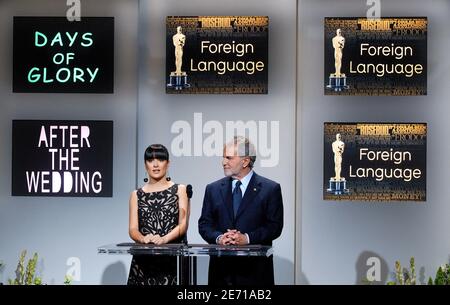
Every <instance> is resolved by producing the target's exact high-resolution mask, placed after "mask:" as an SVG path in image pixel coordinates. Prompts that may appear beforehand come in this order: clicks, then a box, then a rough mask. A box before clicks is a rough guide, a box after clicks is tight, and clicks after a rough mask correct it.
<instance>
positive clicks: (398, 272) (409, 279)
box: [387, 257, 416, 285]
mask: <svg viewBox="0 0 450 305" xmlns="http://www.w3.org/2000/svg"><path fill="white" fill-rule="evenodd" d="M387 284H388V285H416V265H415V261H414V257H411V259H410V260H409V270H408V269H407V268H402V265H401V264H400V261H396V262H395V281H391V282H388V283H387Z"/></svg>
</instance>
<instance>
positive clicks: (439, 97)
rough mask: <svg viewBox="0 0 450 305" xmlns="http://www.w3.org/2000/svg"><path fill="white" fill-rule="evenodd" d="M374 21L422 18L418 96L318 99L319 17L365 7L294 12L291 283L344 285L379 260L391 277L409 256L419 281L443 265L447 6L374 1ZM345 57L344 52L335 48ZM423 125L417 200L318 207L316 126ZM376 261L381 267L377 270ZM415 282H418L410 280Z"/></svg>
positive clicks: (305, 7) (323, 6)
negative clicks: (297, 256)
mask: <svg viewBox="0 0 450 305" xmlns="http://www.w3.org/2000/svg"><path fill="white" fill-rule="evenodd" d="M381 2H382V5H381V16H383V17H389V16H426V17H428V95H427V96H418V97H370V96H369V97H344V96H324V95H323V65H324V64H323V56H324V55H323V49H324V41H323V18H324V17H334V16H338V17H339V16H342V17H344V16H345V17H346V16H357V17H359V16H366V13H365V10H366V6H365V3H366V1H360V0H345V1H331V0H322V1H311V0H310V1H301V4H302V5H301V6H300V7H299V41H300V43H299V53H300V63H299V74H300V77H299V79H298V92H299V94H298V97H299V103H300V104H301V109H300V110H299V112H298V114H299V118H300V120H301V125H300V126H301V128H300V130H301V142H300V143H299V144H301V155H300V157H301V159H300V160H301V162H299V164H300V165H301V167H299V168H298V170H299V171H298V175H299V176H300V177H301V179H300V180H301V184H300V185H299V191H300V193H301V204H302V208H301V221H302V235H301V237H302V243H301V270H302V273H300V274H297V279H298V280H299V282H300V283H308V282H309V283H314V284H352V283H356V278H357V274H360V277H359V278H360V279H361V278H362V276H361V274H363V276H365V275H366V270H367V269H368V267H366V259H367V257H370V256H378V257H380V258H381V262H382V265H383V264H384V263H387V266H389V270H386V268H384V270H382V274H385V276H387V277H388V280H392V277H391V274H388V272H393V271H394V264H395V260H400V261H401V263H402V265H407V266H409V258H410V257H411V256H414V257H415V259H416V270H417V275H418V279H420V278H423V279H424V280H427V279H428V276H430V275H432V276H433V277H434V275H435V274H434V273H435V271H436V268H437V267H438V266H439V265H440V264H443V263H445V262H448V256H449V253H450V237H449V231H450V224H449V223H448V221H447V218H448V215H449V213H450V207H449V205H448V202H447V200H448V199H447V198H449V192H450V189H449V188H448V187H446V186H445V181H446V180H447V178H446V176H447V174H448V167H449V164H448V161H447V156H448V153H449V150H450V145H449V142H448V141H447V137H448V136H447V133H448V132H447V130H449V128H450V126H449V121H448V119H447V117H448V115H447V111H448V109H449V107H448V87H449V85H448V79H447V77H446V75H447V74H448V71H449V67H450V61H449V60H448V49H449V47H450V39H449V37H450V35H449V34H450V33H449V28H450V20H449V19H448V13H449V12H450V2H449V1H444V0H440V1H438V0H435V1H427V2H423V1H418V0H413V1H411V0H396V1H381ZM344 56H345V51H344ZM334 121H336V122H340V121H342V122H357V121H363V122H383V121H385V122H427V123H428V142H427V151H428V153H427V176H428V177H427V180H428V181H427V201H426V202H425V203H415V202H403V203H400V202H395V203H386V202H332V201H323V200H322V189H321V185H322V181H323V180H322V173H323V122H334ZM383 262H384V263H383ZM421 273H422V274H423V276H420V274H421Z"/></svg>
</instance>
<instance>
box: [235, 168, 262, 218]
mask: <svg viewBox="0 0 450 305" xmlns="http://www.w3.org/2000/svg"><path fill="white" fill-rule="evenodd" d="M260 188H261V186H260V183H259V181H258V175H257V174H256V173H255V172H253V176H252V178H251V179H250V182H249V183H248V185H247V189H246V190H245V194H244V197H243V198H242V202H241V205H240V206H239V209H238V211H237V213H236V219H238V218H239V216H240V215H241V214H242V213H243V212H244V210H245V209H246V208H247V207H248V206H249V204H250V203H251V202H253V200H254V199H255V197H256V195H258V192H259V190H260Z"/></svg>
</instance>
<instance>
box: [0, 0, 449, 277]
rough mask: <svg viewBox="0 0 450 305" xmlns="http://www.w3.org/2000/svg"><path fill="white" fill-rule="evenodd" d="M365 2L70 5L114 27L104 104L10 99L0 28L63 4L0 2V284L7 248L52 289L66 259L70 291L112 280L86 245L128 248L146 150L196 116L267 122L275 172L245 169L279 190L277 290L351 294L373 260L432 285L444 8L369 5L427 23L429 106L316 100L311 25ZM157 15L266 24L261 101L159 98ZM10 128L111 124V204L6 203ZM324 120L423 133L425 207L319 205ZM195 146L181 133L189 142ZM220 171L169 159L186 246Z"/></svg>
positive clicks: (440, 252) (438, 247)
mask: <svg viewBox="0 0 450 305" xmlns="http://www.w3.org/2000/svg"><path fill="white" fill-rule="evenodd" d="M365 2H366V1H361V0H345V1H344V0H341V1H332V0H321V1H313V0H301V1H298V3H297V1H294V0H283V1H281V2H280V1H269V0H264V1H261V0H259V1H258V0H245V1H243V0H240V1H238V0H232V1H217V0H214V1H204V0H189V1H175V0H171V1H157V0H142V1H140V2H139V1H138V0H116V1H106V0H102V1H99V0H97V1H93V0H83V1H82V15H83V16H114V17H115V29H116V32H115V38H116V39H115V93H114V94H13V93H12V92H11V91H12V89H11V88H12V85H11V82H12V17H13V16H20V15H23V16H27V15H28V16H39V15H40V16H64V15H65V10H66V7H65V1H51V0H39V1H33V0H19V1H18V0H15V1H13V0H3V1H1V2H0V54H1V56H0V105H1V110H2V111H1V112H0V124H1V127H2V128H1V131H0V145H1V147H2V149H1V152H0V170H1V171H2V172H3V174H2V175H0V182H1V183H0V260H3V262H4V263H5V264H6V266H5V268H3V269H2V270H0V282H6V281H7V279H8V278H12V277H13V276H14V270H15V268H16V264H17V260H18V256H19V253H20V251H21V250H22V249H28V251H29V252H34V251H37V252H38V253H39V255H40V257H41V259H40V261H39V264H38V272H39V274H41V275H42V276H43V278H44V282H46V283H49V284H52V283H54V284H61V283H62V282H63V280H64V275H65V272H66V270H67V269H68V268H69V266H67V265H66V262H67V260H68V258H70V257H77V258H79V259H80V261H81V281H80V282H75V283H74V284H77V283H81V284H101V283H103V284H112V283H117V284H120V283H125V282H126V277H127V275H128V268H129V263H130V257H128V256H123V255H117V256H107V255H99V254H97V247H98V246H100V245H104V244H108V243H114V242H121V241H127V240H129V237H128V197H129V194H130V192H131V190H133V189H134V188H135V187H137V186H139V185H141V184H142V183H143V182H142V179H143V178H144V174H145V172H144V168H143V160H142V154H143V151H144V149H145V147H146V146H147V145H148V144H150V143H157V142H159V143H162V144H165V145H166V146H168V147H170V146H171V143H172V141H173V140H174V139H175V138H176V136H177V134H176V133H173V132H171V127H172V125H173V124H174V123H175V122H176V121H179V120H182V121H186V122H188V124H190V126H191V127H193V126H194V113H201V114H202V119H203V124H205V123H206V122H207V121H217V122H219V124H222V126H223V125H225V123H226V121H233V122H234V121H239V120H242V121H244V122H247V121H255V122H256V123H259V121H262V122H266V123H268V124H269V125H270V123H271V121H276V122H279V144H280V148H279V162H278V165H277V166H276V167H261V165H260V163H259V162H257V164H256V168H255V170H256V171H257V172H258V173H260V174H262V175H265V176H267V177H270V178H272V179H273V180H276V181H278V182H280V183H281V185H282V191H283V198H284V206H285V219H284V220H285V226H284V230H283V234H282V236H281V237H280V238H279V239H277V240H276V242H275V244H274V245H275V249H276V250H275V272H276V282H277V283H278V284H293V283H294V282H295V283H312V284H352V283H356V282H357V279H361V278H363V277H364V276H365V272H366V270H367V268H368V267H367V266H366V260H367V258H368V257H371V256H378V257H380V258H381V261H382V273H383V274H384V276H385V277H388V276H389V274H388V272H392V268H393V266H394V262H395V260H396V259H400V260H401V261H402V263H403V264H404V265H406V264H407V262H408V260H409V258H410V256H415V258H416V263H417V273H418V277H419V279H423V280H425V277H428V276H429V275H433V276H434V271H435V269H436V267H437V266H438V265H439V264H442V263H444V262H446V261H448V255H449V253H450V249H449V248H450V243H449V237H448V236H449V235H448V232H449V229H450V228H449V225H448V224H447V223H446V218H447V215H448V214H449V212H450V211H449V209H450V208H449V207H448V206H447V203H446V201H445V198H448V192H450V190H448V188H446V187H445V181H446V178H445V177H446V173H447V170H446V166H447V164H446V163H445V162H444V163H443V162H442V160H445V156H446V155H448V154H447V152H449V149H450V147H449V145H448V144H447V142H446V141H445V139H446V138H445V136H446V134H447V133H446V132H445V129H448V128H449V127H450V126H448V124H449V123H447V120H446V112H445V110H447V109H448V107H447V106H446V102H447V101H446V93H447V87H448V86H447V83H446V75H447V71H448V70H449V66H450V61H449V60H448V56H447V50H448V49H449V44H450V42H449V39H448V37H449V33H448V31H449V30H448V29H449V26H450V24H449V23H450V21H449V20H448V18H447V14H448V12H449V11H450V10H449V8H450V3H449V2H448V1H445V0H435V1H428V2H426V3H425V2H421V1H418V0H413V1H411V0H410V1H407V0H396V1H389V2H388V1H383V2H382V16H408V15H409V16H427V17H428V18H429V35H428V45H429V47H428V54H429V55H428V71H429V74H428V96H423V97H336V96H324V95H323V84H322V83H323V43H324V42H323V17H325V16H364V15H365V11H366V5H365ZM167 15H267V16H269V17H270V31H269V94H268V95H254V96H251V95H234V96H231V95H190V96H187V95H166V94H165V88H164V86H165V83H164V79H165V75H164V74H165V16H167ZM297 18H298V19H297ZM138 20H139V21H138ZM138 67H139V69H138ZM13 119H45V120H50V119H55V120H56V119H58V120H63V119H71V120H83V119H84V120H97V119H98V120H114V173H115V174H114V180H113V185H114V195H113V197H112V198H103V199H90V198H85V199H77V198H73V199H70V198H25V197H11V195H10V193H11V191H10V190H11V178H10V177H11V175H10V173H11V121H12V120H13ZM324 121H394V122H410V121H418V122H427V123H428V128H429V134H428V171H427V173H428V183H427V187H428V196H427V198H428V200H427V202H426V203H422V204H420V203H374V202H330V201H327V202H325V201H323V200H322V189H321V188H322V171H323V168H322V167H323V165H322V164H323V160H322V158H323V153H322V151H323V122H324ZM258 131H259V132H260V131H261V129H259V130H258ZM224 136H225V135H224ZM207 137H208V134H206V133H205V134H203V135H202V137H200V139H199V138H198V137H196V136H194V135H193V136H192V142H194V141H200V143H201V142H202V139H201V138H203V140H204V139H206V138H207ZM194 139H196V140H194ZM269 143H270V139H269ZM260 159H261V158H260ZM220 162H221V158H220V157H217V156H215V157H214V156H213V157H209V156H205V154H204V153H202V154H201V156H180V157H173V158H172V163H171V168H170V175H171V176H172V177H173V179H174V181H175V182H179V183H185V184H187V183H190V184H192V185H193V186H194V197H193V199H192V202H191V204H192V211H191V219H190V227H189V241H190V242H203V241H202V239H201V237H200V236H199V234H198V231H197V221H198V217H199V215H200V210H201V204H202V199H203V192H204V188H205V185H206V184H207V183H209V182H211V181H214V180H216V179H219V178H221V177H222V175H223V173H222V170H221V167H220ZM439 181H441V182H439ZM207 263H208V259H207V258H201V259H200V260H199V283H202V284H204V283H206V269H207ZM421 274H422V275H421ZM294 280H295V281H294Z"/></svg>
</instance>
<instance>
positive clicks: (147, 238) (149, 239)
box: [142, 234, 153, 244]
mask: <svg viewBox="0 0 450 305" xmlns="http://www.w3.org/2000/svg"><path fill="white" fill-rule="evenodd" d="M152 238H153V234H147V235H145V236H144V238H143V239H142V243H143V244H149V243H151V242H152Z"/></svg>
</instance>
